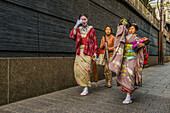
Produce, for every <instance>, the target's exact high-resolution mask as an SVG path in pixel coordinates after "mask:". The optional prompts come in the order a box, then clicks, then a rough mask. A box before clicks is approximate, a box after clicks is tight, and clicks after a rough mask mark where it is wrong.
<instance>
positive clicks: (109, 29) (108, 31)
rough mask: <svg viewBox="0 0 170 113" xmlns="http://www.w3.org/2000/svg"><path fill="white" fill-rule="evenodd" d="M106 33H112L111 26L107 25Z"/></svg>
mask: <svg viewBox="0 0 170 113" xmlns="http://www.w3.org/2000/svg"><path fill="white" fill-rule="evenodd" d="M105 33H106V35H110V34H111V28H110V27H106V29H105Z"/></svg>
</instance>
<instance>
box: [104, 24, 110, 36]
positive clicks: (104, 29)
mask: <svg viewBox="0 0 170 113" xmlns="http://www.w3.org/2000/svg"><path fill="white" fill-rule="evenodd" d="M107 27H109V28H110V29H111V34H112V28H111V26H108V25H107V26H106V27H105V28H104V31H105V30H106V28H107Z"/></svg>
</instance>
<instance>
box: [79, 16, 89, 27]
mask: <svg viewBox="0 0 170 113" xmlns="http://www.w3.org/2000/svg"><path fill="white" fill-rule="evenodd" d="M80 20H82V25H83V26H87V23H88V19H87V17H86V16H81V17H80Z"/></svg>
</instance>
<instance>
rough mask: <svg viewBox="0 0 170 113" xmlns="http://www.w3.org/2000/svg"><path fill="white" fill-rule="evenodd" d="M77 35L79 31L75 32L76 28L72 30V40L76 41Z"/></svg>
mask: <svg viewBox="0 0 170 113" xmlns="http://www.w3.org/2000/svg"><path fill="white" fill-rule="evenodd" d="M76 35H77V30H75V29H74V28H73V29H72V30H71V33H70V38H71V39H73V40H74V41H76Z"/></svg>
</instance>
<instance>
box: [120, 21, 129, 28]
mask: <svg viewBox="0 0 170 113" xmlns="http://www.w3.org/2000/svg"><path fill="white" fill-rule="evenodd" d="M119 25H123V23H121V22H120V23H119ZM130 27H131V22H130V20H127V24H126V28H127V29H128V28H130Z"/></svg>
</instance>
